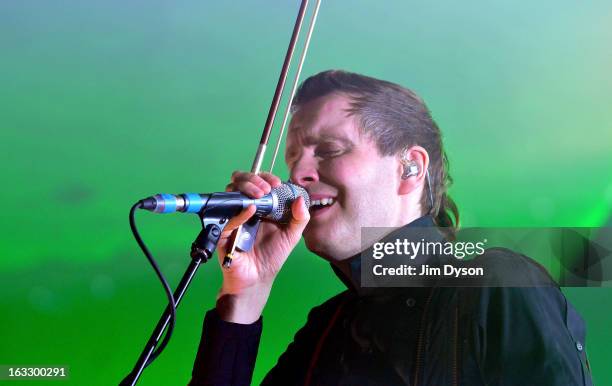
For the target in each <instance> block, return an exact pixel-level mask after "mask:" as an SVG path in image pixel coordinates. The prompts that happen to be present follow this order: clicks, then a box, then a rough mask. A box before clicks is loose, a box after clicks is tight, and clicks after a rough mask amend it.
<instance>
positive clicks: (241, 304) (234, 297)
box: [216, 284, 272, 324]
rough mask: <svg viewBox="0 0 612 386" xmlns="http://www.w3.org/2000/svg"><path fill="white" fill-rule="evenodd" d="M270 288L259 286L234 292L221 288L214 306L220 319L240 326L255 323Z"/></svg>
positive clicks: (268, 286) (266, 299) (264, 285)
mask: <svg viewBox="0 0 612 386" xmlns="http://www.w3.org/2000/svg"><path fill="white" fill-rule="evenodd" d="M271 288H272V285H271V284H270V285H267V284H260V285H257V286H253V287H249V288H246V289H242V290H241V291H238V292H236V291H228V290H227V289H225V288H224V287H222V288H221V290H220V291H219V295H218V296H217V306H216V308H217V312H218V313H219V316H220V318H221V319H222V320H224V321H226V322H232V323H240V324H251V323H254V322H256V321H257V320H258V319H259V318H260V317H261V314H262V312H263V309H264V307H265V305H266V303H267V301H268V296H269V295H270V290H271Z"/></svg>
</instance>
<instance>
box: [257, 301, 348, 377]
mask: <svg viewBox="0 0 612 386" xmlns="http://www.w3.org/2000/svg"><path fill="white" fill-rule="evenodd" d="M346 295H347V292H343V293H341V294H339V295H336V296H334V297H333V298H331V299H329V300H327V301H326V302H325V303H323V304H321V305H319V306H317V307H315V308H313V309H312V310H310V312H309V313H308V320H307V322H306V325H304V326H303V327H302V328H301V329H300V330H299V331H298V332H297V333H296V334H295V336H294V337H293V342H291V343H290V344H289V346H288V347H287V350H285V352H284V353H283V354H282V355H281V356H280V357H279V358H278V362H277V363H276V365H275V366H274V367H273V368H272V369H271V370H270V371H269V372H268V374H267V375H266V377H265V378H264V379H263V381H262V382H261V386H289V385H298V384H299V385H302V384H304V380H305V379H306V374H307V372H308V370H309V368H310V365H311V362H312V359H313V354H314V352H315V349H316V347H317V345H318V344H319V340H320V338H321V334H322V332H323V331H324V330H325V328H326V327H328V325H329V323H330V320H331V319H332V316H333V314H334V313H335V312H336V311H337V310H338V307H340V305H341V304H342V303H344V302H345V298H346Z"/></svg>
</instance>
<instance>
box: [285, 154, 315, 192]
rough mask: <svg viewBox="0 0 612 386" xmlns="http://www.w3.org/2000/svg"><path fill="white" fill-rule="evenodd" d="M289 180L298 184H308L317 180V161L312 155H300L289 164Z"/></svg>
mask: <svg viewBox="0 0 612 386" xmlns="http://www.w3.org/2000/svg"><path fill="white" fill-rule="evenodd" d="M291 181H293V182H294V183H296V184H298V185H302V186H308V184H311V183H313V182H317V181H319V172H318V162H317V161H316V159H314V158H313V157H308V155H302V156H301V157H300V159H299V160H297V161H296V162H295V163H294V164H293V165H292V166H291Z"/></svg>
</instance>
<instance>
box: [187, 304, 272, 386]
mask: <svg viewBox="0 0 612 386" xmlns="http://www.w3.org/2000/svg"><path fill="white" fill-rule="evenodd" d="M262 324H263V323H262V318H259V320H257V321H256V322H255V323H253V324H238V323H230V322H226V321H223V320H221V318H220V317H219V314H218V313H217V310H216V309H213V310H210V311H208V312H207V313H206V316H205V318H204V328H203V332H202V340H201V341H200V347H199V348H198V354H197V355H196V359H195V363H194V366H193V372H192V379H191V382H190V385H193V386H195V385H206V386H212V385H214V386H230V385H231V386H242V385H246V386H248V385H250V384H251V378H252V376H253V369H254V368H255V359H256V358H257V349H258V347H259V339H260V337H261V331H262Z"/></svg>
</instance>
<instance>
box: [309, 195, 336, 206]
mask: <svg viewBox="0 0 612 386" xmlns="http://www.w3.org/2000/svg"><path fill="white" fill-rule="evenodd" d="M333 203H334V199H333V198H331V197H330V198H322V199H320V200H313V201H312V203H311V206H323V205H331V204H333Z"/></svg>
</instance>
